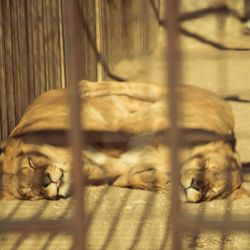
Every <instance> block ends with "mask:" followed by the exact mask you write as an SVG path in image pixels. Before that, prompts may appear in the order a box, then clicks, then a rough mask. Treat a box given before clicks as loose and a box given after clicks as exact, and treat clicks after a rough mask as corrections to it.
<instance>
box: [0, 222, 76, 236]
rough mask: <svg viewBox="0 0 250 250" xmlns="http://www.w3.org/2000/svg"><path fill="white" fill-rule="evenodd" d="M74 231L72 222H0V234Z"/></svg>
mask: <svg viewBox="0 0 250 250" xmlns="http://www.w3.org/2000/svg"><path fill="white" fill-rule="evenodd" d="M73 230H74V227H73V224H72V220H69V219H68V220H57V221H50V220H43V221H39V220H29V221H7V220H2V221H0V233H7V232H16V233H47V232H50V233H55V232H58V233H60V232H65V233H72V232H73Z"/></svg>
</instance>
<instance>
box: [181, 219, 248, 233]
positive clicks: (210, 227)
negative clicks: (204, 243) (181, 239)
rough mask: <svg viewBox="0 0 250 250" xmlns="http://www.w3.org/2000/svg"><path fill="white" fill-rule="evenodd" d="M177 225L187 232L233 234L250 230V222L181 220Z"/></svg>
mask: <svg viewBox="0 0 250 250" xmlns="http://www.w3.org/2000/svg"><path fill="white" fill-rule="evenodd" d="M177 223H178V224H179V228H180V229H182V230H183V231H185V232H190V231H192V230H195V229H198V230H199V231H222V232H233V231H247V232H249V230H250V224H249V221H248V220H242V221H232V220H231V221H230V220H228V221H226V220H222V221H218V220H205V221H200V220H189V219H187V218H181V217H180V218H179V219H178V221H177Z"/></svg>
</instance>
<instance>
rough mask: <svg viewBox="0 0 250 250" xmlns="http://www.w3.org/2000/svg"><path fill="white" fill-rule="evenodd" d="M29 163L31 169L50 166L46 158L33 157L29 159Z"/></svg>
mask: <svg viewBox="0 0 250 250" xmlns="http://www.w3.org/2000/svg"><path fill="white" fill-rule="evenodd" d="M28 162H29V165H30V167H31V168H34V169H36V168H40V167H46V166H48V165H49V164H50V161H49V159H48V158H47V157H45V156H32V157H28Z"/></svg>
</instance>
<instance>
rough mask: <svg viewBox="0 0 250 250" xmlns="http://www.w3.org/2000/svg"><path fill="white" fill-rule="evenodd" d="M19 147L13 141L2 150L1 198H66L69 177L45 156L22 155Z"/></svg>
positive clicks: (58, 165)
mask: <svg viewBox="0 0 250 250" xmlns="http://www.w3.org/2000/svg"><path fill="white" fill-rule="evenodd" d="M20 144H21V142H20V141H18V140H12V141H10V142H8V145H7V146H5V148H4V150H2V156H1V157H2V164H1V196H2V197H4V198H7V199H10V198H16V199H24V200H38V199H42V198H46V199H59V198H61V197H62V198H65V197H68V196H69V195H70V193H69V192H70V191H69V189H70V188H69V186H70V180H69V179H70V178H69V173H68V172H66V171H65V170H64V169H63V167H61V166H60V164H55V163H52V162H51V160H50V159H49V158H47V157H46V156H44V155H39V153H34V154H32V153H30V154H25V153H23V152H22V147H21V145H20ZM10 183H11V185H10Z"/></svg>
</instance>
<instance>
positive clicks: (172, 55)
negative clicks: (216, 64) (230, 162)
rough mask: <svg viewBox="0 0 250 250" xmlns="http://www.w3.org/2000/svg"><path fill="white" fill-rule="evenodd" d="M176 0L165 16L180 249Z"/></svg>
mask: <svg viewBox="0 0 250 250" xmlns="http://www.w3.org/2000/svg"><path fill="white" fill-rule="evenodd" d="M178 7H179V1H178V0H166V17H167V44H168V49H167V51H166V53H167V55H166V57H167V65H168V66H167V72H168V79H167V80H168V87H169V92H168V99H169V100H168V102H169V105H167V106H169V110H168V112H169V117H170V132H171V133H170V138H169V139H170V155H171V161H170V162H171V173H172V180H171V183H172V185H171V190H172V191H171V208H170V218H171V223H172V230H173V231H172V232H173V234H172V248H173V249H176V250H177V249H178V250H180V249H181V245H182V244H181V237H180V228H179V223H178V218H179V215H180V202H179V193H178V190H179V184H178V181H177V180H178V172H179V169H180V168H179V159H178V149H179V145H180V135H179V131H178V114H179V112H178V111H179V102H178V93H177V91H178V89H177V87H178V84H179V79H178V76H179V74H180V71H179V52H178V44H179V40H178Z"/></svg>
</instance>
